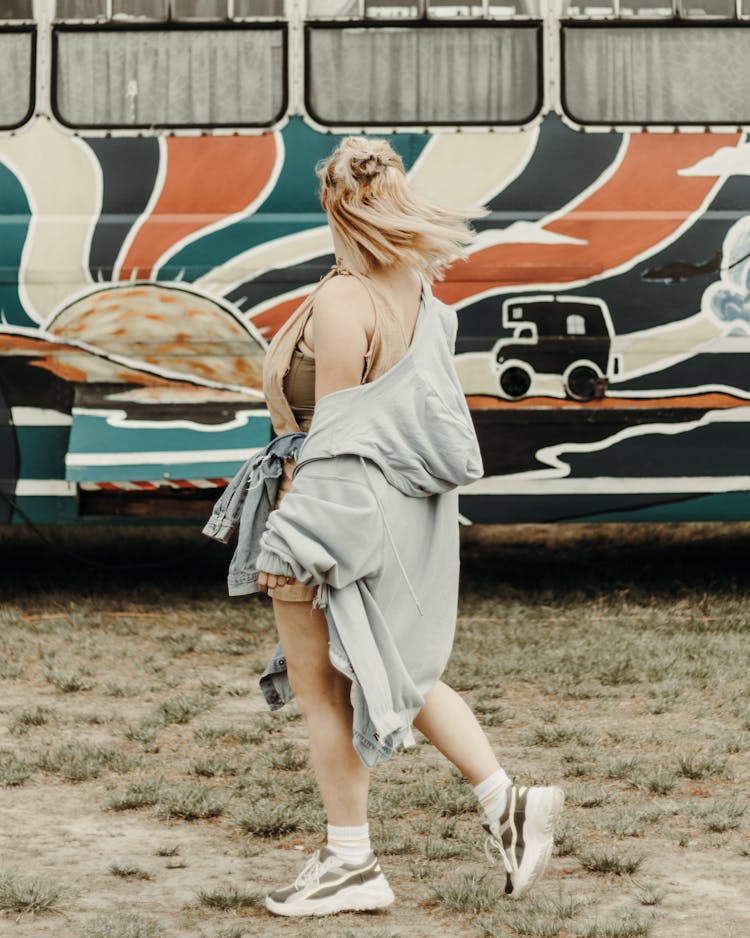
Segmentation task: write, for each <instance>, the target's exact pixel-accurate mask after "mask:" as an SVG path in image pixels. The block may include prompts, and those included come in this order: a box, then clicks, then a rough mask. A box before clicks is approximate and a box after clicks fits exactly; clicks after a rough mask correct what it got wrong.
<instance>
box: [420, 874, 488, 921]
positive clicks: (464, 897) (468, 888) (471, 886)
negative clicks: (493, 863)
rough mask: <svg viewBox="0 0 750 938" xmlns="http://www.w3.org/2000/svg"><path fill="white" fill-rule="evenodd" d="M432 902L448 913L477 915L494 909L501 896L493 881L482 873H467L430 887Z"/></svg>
mask: <svg viewBox="0 0 750 938" xmlns="http://www.w3.org/2000/svg"><path fill="white" fill-rule="evenodd" d="M430 893H431V895H432V898H433V901H434V902H435V903H436V904H438V905H440V906H441V907H442V908H444V909H446V910H447V911H449V912H457V913H459V914H461V915H477V914H478V913H480V912H487V911H490V910H491V909H494V908H495V907H496V906H497V905H498V903H499V902H501V901H502V898H503V894H502V892H501V890H500V889H499V887H498V886H497V883H496V881H495V880H494V879H490V878H489V876H488V875H487V874H486V873H484V874H482V875H479V874H477V873H469V874H466V875H463V876H459V877H456V878H453V879H451V880H448V881H446V882H442V883H435V884H433V885H432V886H430Z"/></svg>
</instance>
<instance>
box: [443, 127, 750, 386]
mask: <svg viewBox="0 0 750 938" xmlns="http://www.w3.org/2000/svg"><path fill="white" fill-rule="evenodd" d="M599 136H600V135H598V134H591V135H587V134H581V135H580V137H581V141H582V142H581V146H586V147H587V148H588V147H589V146H592V145H593V138H594V137H599ZM535 158H536V154H535V156H534V157H533V158H532V162H533V161H534V159H535ZM551 158H552V157H551V156H550V157H548V159H551ZM545 165H546V167H547V170H548V171H549V172H550V175H551V178H552V179H553V180H555V182H557V177H556V176H555V175H554V173H553V172H552V171H551V170H550V166H551V165H554V163H552V164H551V163H549V162H548V163H546V164H545ZM746 215H750V176H733V177H731V178H730V179H728V180H727V181H726V182H725V183H724V185H723V186H722V187H721V189H719V191H718V192H717V193H716V195H715V197H714V199H713V201H712V202H711V204H710V205H709V206H708V207H707V209H706V211H705V212H704V213H703V214H702V215H701V216H700V217H698V218H697V219H696V220H695V222H694V223H693V224H692V225H690V227H689V228H687V230H686V231H684V232H683V233H682V234H681V235H680V236H679V237H678V238H676V239H675V240H674V241H673V242H671V243H670V244H668V245H667V246H666V247H664V248H663V249H661V250H659V251H655V252H654V253H653V254H651V255H649V256H648V257H647V258H644V259H643V260H642V261H639V262H637V263H636V264H633V266H632V267H631V269H630V270H627V271H625V272H624V273H622V274H618V275H616V276H612V277H606V278H604V279H601V280H597V281H594V282H592V283H588V284H585V285H583V286H577V287H569V288H566V289H561V290H556V291H555V295H556V296H568V295H573V296H585V297H598V298H600V299H602V300H604V301H605V302H606V304H607V306H608V307H609V311H610V313H611V316H612V322H613V325H614V331H615V334H616V335H626V334H627V333H629V332H636V331H638V330H640V329H650V328H653V327H654V326H659V325H665V324H667V323H672V322H676V321H678V320H680V319H685V318H687V317H688V316H692V315H694V314H695V313H698V312H699V311H700V309H701V299H702V296H703V293H704V291H705V289H706V287H708V286H709V284H711V283H713V282H714V281H715V280H717V279H718V272H717V271H713V270H710V269H705V270H704V271H703V272H702V273H697V275H696V276H691V277H687V278H685V279H684V280H679V281H677V282H669V281H668V280H658V279H648V278H646V279H644V275H646V274H647V273H648V271H650V270H653V269H654V268H656V269H659V268H664V267H668V266H669V265H673V264H675V263H677V262H682V263H684V264H687V265H693V266H695V267H698V268H700V267H701V266H703V267H708V266H709V263H708V262H709V261H710V259H711V258H712V257H713V256H714V255H715V254H716V252H717V251H719V250H720V249H721V247H722V243H723V241H724V238H725V237H726V235H727V232H728V231H729V229H730V228H731V227H732V225H733V224H735V222H737V221H738V220H739V219H740V218H743V217H745V216H746ZM528 277H529V283H533V282H534V279H533V277H534V274H533V269H532V270H529V272H528ZM528 292H529V291H528V290H523V289H522V288H519V287H518V286H515V287H509V288H508V290H507V291H501V292H499V293H497V294H495V295H494V296H491V297H488V298H485V299H482V300H480V301H478V302H477V303H473V304H470V305H467V306H466V307H464V308H463V309H462V310H461V312H460V313H459V336H458V342H457V351H459V352H472V351H489V349H490V348H492V345H493V344H494V342H495V341H496V340H497V339H498V338H501V337H503V336H506V335H508V334H509V332H507V331H506V330H505V329H504V328H503V325H502V317H501V309H502V304H503V301H504V300H505V299H507V298H509V297H512V296H516V295H523V294H524V293H528ZM531 292H533V293H537V292H538V293H547V292H550V291H549V290H548V289H547V288H546V286H545V284H540V285H539V286H538V289H537V288H536V287H535V288H533V289H532V291H531ZM668 355H669V349H665V357H668ZM721 367H722V368H723V365H722V366H721ZM665 375H666V373H652V374H650V375H647V376H645V377H644V378H642V379H637V380H636V381H635V382H629V383H628V384H627V387H632V388H637V387H640V388H649V389H657V388H665V389H666V388H672V387H690V386H692V385H693V384H697V383H698V380H697V379H696V380H694V379H693V378H692V377H688V378H687V379H686V380H685V381H683V382H682V383H676V382H671V379H668V378H666V377H665ZM746 383H747V382H746V381H744V382H743V383H742V384H738V385H737V387H745V386H746Z"/></svg>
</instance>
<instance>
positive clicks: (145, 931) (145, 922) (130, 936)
mask: <svg viewBox="0 0 750 938" xmlns="http://www.w3.org/2000/svg"><path fill="white" fill-rule="evenodd" d="M83 934H84V938H158V936H159V935H161V934H162V930H161V927H160V926H159V924H158V923H157V922H155V921H154V920H153V919H152V918H148V917H146V916H145V915H139V914H138V913H136V912H125V911H116V912H108V913H107V914H106V915H99V916H97V917H96V918H95V919H93V920H92V921H90V922H88V923H87V924H86V926H85V927H84V931H83Z"/></svg>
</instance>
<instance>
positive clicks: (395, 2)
mask: <svg viewBox="0 0 750 938" xmlns="http://www.w3.org/2000/svg"><path fill="white" fill-rule="evenodd" d="M365 16H372V17H375V16H382V17H384V18H386V19H397V18H398V17H402V16H406V17H416V16H419V3H418V2H417V0H411V2H409V0H365Z"/></svg>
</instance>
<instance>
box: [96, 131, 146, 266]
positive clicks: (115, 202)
mask: <svg viewBox="0 0 750 938" xmlns="http://www.w3.org/2000/svg"><path fill="white" fill-rule="evenodd" d="M86 143H87V144H88V145H89V146H90V147H91V149H92V150H93V151H94V153H95V154H96V157H97V159H98V160H99V163H100V164H101V167H102V177H103V191H102V210H101V214H100V216H99V220H98V222H97V223H96V228H95V229H94V236H93V238H92V241H91V253H90V255H89V268H90V270H91V275H92V277H94V278H95V279H99V278H101V279H102V280H110V279H111V278H112V268H113V266H114V263H115V260H116V259H117V255H118V254H119V252H120V249H121V248H122V245H123V242H124V241H125V238H126V237H127V235H128V233H129V231H130V229H131V228H132V227H133V225H134V224H135V222H136V221H137V220H138V217H139V216H140V215H141V214H142V213H143V211H144V210H145V208H146V205H147V204H148V200H149V198H150V197H151V193H152V192H153V189H154V184H155V183H156V176H157V172H158V169H159V142H158V140H157V139H156V138H155V137H118V138H116V139H114V138H110V137H87V138H86Z"/></svg>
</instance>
